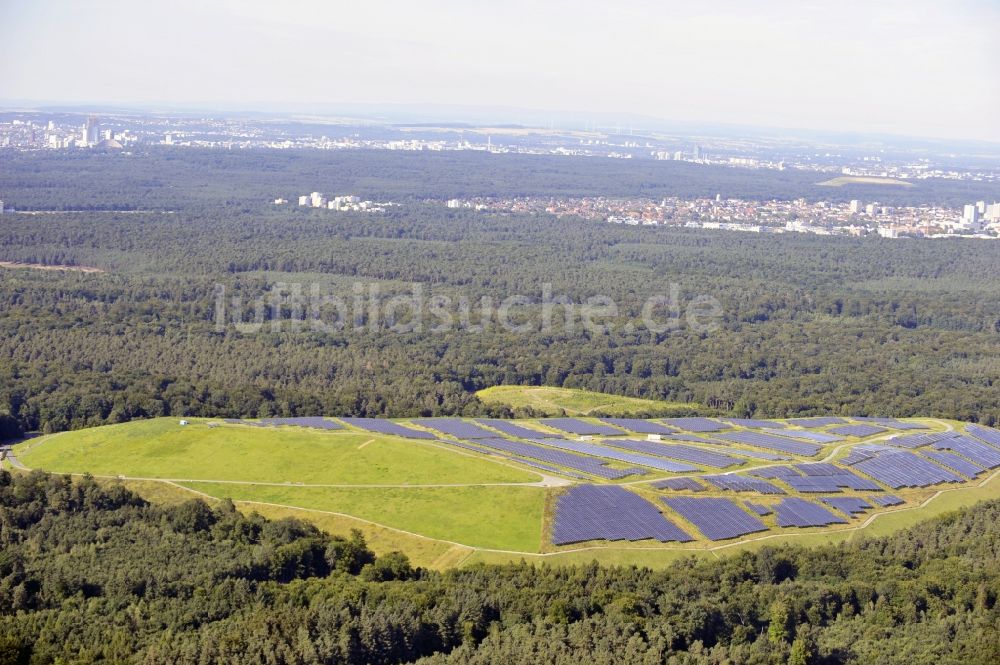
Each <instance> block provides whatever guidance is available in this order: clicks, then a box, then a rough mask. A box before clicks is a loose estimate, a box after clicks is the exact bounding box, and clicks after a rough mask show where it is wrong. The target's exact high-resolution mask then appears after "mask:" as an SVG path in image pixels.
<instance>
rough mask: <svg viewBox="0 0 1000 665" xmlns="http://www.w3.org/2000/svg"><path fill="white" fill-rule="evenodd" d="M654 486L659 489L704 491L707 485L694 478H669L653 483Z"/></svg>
mask: <svg viewBox="0 0 1000 665" xmlns="http://www.w3.org/2000/svg"><path fill="white" fill-rule="evenodd" d="M653 487H655V488H656V489H658V490H677V491H681V490H687V491H690V492H704V491H705V489H706V487H705V486H704V485H702V484H701V483H699V482H698V481H697V480H695V479H694V478H667V479H666V480H661V481H659V482H655V483H653Z"/></svg>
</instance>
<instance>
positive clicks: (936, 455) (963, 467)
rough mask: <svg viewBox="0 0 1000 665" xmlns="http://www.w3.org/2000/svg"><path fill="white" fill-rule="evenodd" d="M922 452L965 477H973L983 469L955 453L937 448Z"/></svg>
mask: <svg viewBox="0 0 1000 665" xmlns="http://www.w3.org/2000/svg"><path fill="white" fill-rule="evenodd" d="M923 453H924V455H926V456H927V457H928V458H929V459H931V460H933V461H935V462H937V463H938V464H940V465H941V466H943V467H945V468H947V469H951V470H952V471H954V472H955V473H960V474H962V475H963V476H965V477H966V478H975V477H976V476H978V475H979V474H980V473H982V472H983V471H984V470H985V469H983V467H981V466H979V465H978V464H976V463H975V462H970V461H969V460H967V459H965V458H963V457H959V456H958V455H956V454H955V453H951V452H947V451H938V450H925V451H923Z"/></svg>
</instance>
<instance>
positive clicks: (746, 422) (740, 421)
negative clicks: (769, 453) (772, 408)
mask: <svg viewBox="0 0 1000 665" xmlns="http://www.w3.org/2000/svg"><path fill="white" fill-rule="evenodd" d="M725 420H726V422H727V423H732V424H733V425H739V426H740V427H753V428H754V429H762V428H764V427H771V428H773V429H782V428H784V427H785V424H784V423H779V422H777V421H774V420H758V419H756V418H726V419H725Z"/></svg>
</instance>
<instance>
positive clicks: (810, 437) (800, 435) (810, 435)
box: [762, 427, 844, 443]
mask: <svg viewBox="0 0 1000 665" xmlns="http://www.w3.org/2000/svg"><path fill="white" fill-rule="evenodd" d="M762 431H763V432H764V433H765V434H774V435H777V436H787V437H789V438H792V439H802V440H805V441H813V442H815V443H833V442H834V441H843V440H844V437H841V436H836V435H834V434H827V433H826V432H807V431H805V430H798V429H774V428H770V427H769V428H765V429H764V430H762Z"/></svg>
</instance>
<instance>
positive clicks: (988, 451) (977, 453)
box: [931, 434, 1000, 469]
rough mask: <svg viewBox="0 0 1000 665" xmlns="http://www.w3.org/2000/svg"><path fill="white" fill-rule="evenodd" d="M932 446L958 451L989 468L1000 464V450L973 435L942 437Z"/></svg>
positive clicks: (936, 448) (938, 448)
mask: <svg viewBox="0 0 1000 665" xmlns="http://www.w3.org/2000/svg"><path fill="white" fill-rule="evenodd" d="M931 448H934V449H935V450H950V451H952V452H956V453H958V454H959V455H962V456H963V457H965V458H967V459H970V460H972V461H973V462H975V463H976V464H979V465H980V466H982V467H984V468H987V469H994V468H996V467H998V466H1000V450H998V449H996V448H994V447H993V446H991V445H988V444H985V443H983V442H982V441H979V440H978V439H974V438H972V437H971V436H964V435H962V434H959V435H956V436H953V437H951V438H947V439H941V440H939V441H935V442H934V443H932V444H931Z"/></svg>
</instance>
